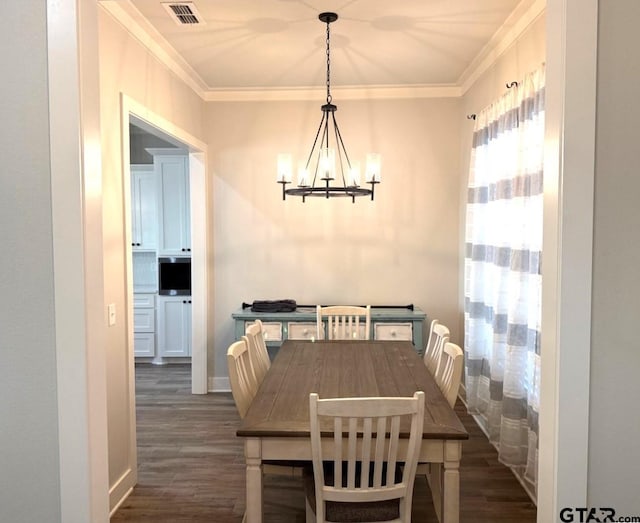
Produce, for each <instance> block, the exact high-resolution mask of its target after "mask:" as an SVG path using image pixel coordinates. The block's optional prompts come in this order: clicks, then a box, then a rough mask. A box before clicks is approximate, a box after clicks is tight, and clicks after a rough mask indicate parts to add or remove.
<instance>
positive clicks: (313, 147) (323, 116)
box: [305, 111, 327, 180]
mask: <svg viewBox="0 0 640 523" xmlns="http://www.w3.org/2000/svg"><path fill="white" fill-rule="evenodd" d="M325 118H327V113H326V112H324V111H322V119H321V120H320V125H319V126H318V132H316V137H315V139H314V140H313V145H312V146H311V151H309V158H307V164H306V165H305V169H308V168H309V163H310V162H311V158H312V157H313V151H314V150H315V148H316V144H317V143H318V137H319V136H320V131H321V130H322V126H323V124H324V119H325ZM322 140H324V135H323V138H322ZM314 180H315V177H314Z"/></svg>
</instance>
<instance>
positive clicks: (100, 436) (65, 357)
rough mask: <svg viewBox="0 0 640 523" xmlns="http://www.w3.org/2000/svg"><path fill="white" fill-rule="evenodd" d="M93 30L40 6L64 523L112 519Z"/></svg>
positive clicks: (72, 12)
mask: <svg viewBox="0 0 640 523" xmlns="http://www.w3.org/2000/svg"><path fill="white" fill-rule="evenodd" d="M97 24H98V12H97V8H96V5H95V3H93V2H89V1H78V0H49V1H48V2H47V26H46V30H47V48H48V66H49V67H48V74H49V134H50V151H49V154H50V158H51V198H52V225H53V227H52V229H53V230H52V233H53V263H54V272H53V279H54V293H55V305H54V306H55V328H56V333H55V336H56V364H57V368H56V373H57V396H58V397H57V400H58V438H59V459H60V465H59V468H60V515H59V516H57V515H56V514H52V515H51V517H52V520H58V517H59V518H60V521H64V522H65V523H86V522H87V521H92V522H95V523H107V522H108V518H109V498H108V490H109V470H108V469H109V465H108V442H107V383H106V350H105V349H106V343H105V328H106V321H105V320H106V310H105V307H104V305H105V304H104V282H103V281H104V280H103V276H104V271H103V256H102V254H103V244H102V166H101V163H102V161H101V141H100V103H99V96H100V94H99V93H100V86H99V81H98V78H99V71H98V27H97ZM34 495H37V493H35V494H34Z"/></svg>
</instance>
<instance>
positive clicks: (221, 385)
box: [209, 376, 231, 392]
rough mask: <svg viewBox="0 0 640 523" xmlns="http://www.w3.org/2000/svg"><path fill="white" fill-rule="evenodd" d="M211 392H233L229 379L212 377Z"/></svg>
mask: <svg viewBox="0 0 640 523" xmlns="http://www.w3.org/2000/svg"><path fill="white" fill-rule="evenodd" d="M209 392H231V383H230V382H229V378H223V377H216V376H211V377H210V378H209Z"/></svg>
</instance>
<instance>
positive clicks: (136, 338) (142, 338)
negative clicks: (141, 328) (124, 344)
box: [133, 332, 156, 358]
mask: <svg viewBox="0 0 640 523" xmlns="http://www.w3.org/2000/svg"><path fill="white" fill-rule="evenodd" d="M133 354H134V356H138V357H147V358H153V357H154V356H155V355H156V335H155V333H153V332H134V333H133Z"/></svg>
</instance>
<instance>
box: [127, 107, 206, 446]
mask: <svg viewBox="0 0 640 523" xmlns="http://www.w3.org/2000/svg"><path fill="white" fill-rule="evenodd" d="M121 107H122V119H121V122H122V158H123V177H124V178H123V189H124V190H123V192H124V196H125V198H124V199H125V225H126V229H127V269H126V276H125V277H126V280H127V282H126V283H127V317H128V319H129V326H128V340H129V363H130V366H131V372H130V373H129V376H130V391H131V392H130V406H131V414H132V416H134V417H135V383H134V381H135V372H134V366H135V355H134V345H135V343H134V332H133V325H134V321H133V309H134V303H135V300H134V293H133V284H134V274H133V269H134V267H133V263H132V260H133V254H134V249H133V247H132V245H131V244H132V243H136V242H133V241H132V240H133V238H131V230H132V223H131V222H132V218H131V209H132V191H131V176H132V175H131V172H132V171H131V164H132V163H136V162H137V163H138V165H140V161H141V160H140V158H139V157H137V156H136V157H134V158H132V152H131V151H132V149H131V143H132V142H131V140H132V135H131V131H132V130H133V131H134V133H139V136H144V137H145V138H144V139H148V140H151V141H152V142H150V144H151V145H153V144H155V145H156V146H158V145H160V146H161V147H160V148H163V149H166V150H170V149H175V150H176V152H178V151H179V152H180V154H182V155H183V156H184V158H185V162H186V170H187V179H188V183H187V186H188V189H187V191H188V193H187V194H186V197H187V199H188V202H189V207H188V216H187V224H188V227H189V233H190V234H189V236H190V240H191V241H190V245H189V247H188V248H189V251H188V252H184V251H183V252H182V254H184V255H187V256H189V258H190V260H191V289H192V290H191V295H190V297H189V301H190V303H189V308H190V311H189V313H190V318H189V320H190V321H189V324H188V327H187V329H188V330H189V331H190V332H189V333H187V334H190V336H189V340H190V344H191V347H190V352H191V355H190V363H191V392H192V393H193V394H206V393H207V390H208V380H207V346H206V340H207V309H208V306H207V296H208V295H209V293H208V291H207V281H208V278H207V267H206V259H207V241H206V236H207V235H206V216H207V206H206V194H207V191H206V177H205V161H206V145H205V144H204V143H203V142H201V141H200V140H198V139H197V138H195V137H193V136H191V135H190V134H189V133H187V132H185V131H184V130H182V129H180V128H179V127H177V126H176V125H174V124H172V123H171V122H169V121H167V120H165V119H164V118H162V117H160V116H159V115H156V114H154V113H153V112H151V111H149V110H148V109H147V108H145V107H144V106H141V105H140V104H138V103H137V102H135V101H134V100H132V99H130V98H128V97H126V96H125V95H122V104H121ZM133 140H134V141H140V140H139V139H138V138H133ZM136 154H137V153H136ZM147 161H148V160H147ZM142 165H144V164H142ZM136 252H139V253H141V254H143V259H144V250H143V249H142V250H139V251H136ZM148 252H152V251H148ZM158 252H159V251H158ZM155 256H156V255H152V256H147V257H148V258H149V260H150V259H151V258H154V261H155ZM154 265H155V267H154ZM142 267H143V268H144V264H142ZM149 268H155V269H156V270H157V262H156V263H150V265H149ZM154 274H156V273H155V272H153V273H152V274H151V276H149V275H147V277H148V278H151V280H153V278H154ZM151 280H150V281H151ZM182 298H184V297H183V296H180V299H182ZM187 361H188V360H187ZM158 362H161V361H160V360H158ZM132 425H133V427H135V423H133V424H132ZM133 441H134V445H135V437H134V439H133Z"/></svg>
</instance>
